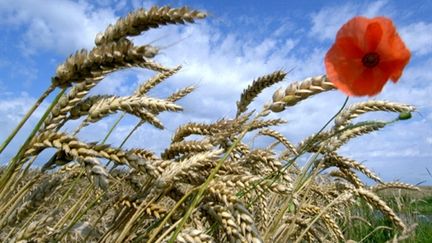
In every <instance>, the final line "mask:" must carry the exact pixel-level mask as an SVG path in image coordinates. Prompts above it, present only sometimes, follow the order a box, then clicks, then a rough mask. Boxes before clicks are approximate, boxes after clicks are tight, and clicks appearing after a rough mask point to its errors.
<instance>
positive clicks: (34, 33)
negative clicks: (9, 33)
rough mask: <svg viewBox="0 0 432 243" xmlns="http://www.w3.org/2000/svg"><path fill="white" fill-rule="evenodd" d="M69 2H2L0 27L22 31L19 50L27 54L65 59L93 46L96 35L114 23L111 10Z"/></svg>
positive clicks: (64, 0) (19, 0) (9, 0)
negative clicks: (39, 52) (45, 53)
mask: <svg viewBox="0 0 432 243" xmlns="http://www.w3.org/2000/svg"><path fill="white" fill-rule="evenodd" d="M92 8H93V7H92V5H90V4H88V3H86V2H83V1H79V2H75V1H70V0H46V1H44V2H43V3H42V2H40V1H32V0H5V1H1V2H0V16H2V18H1V20H0V25H9V26H14V27H15V28H19V29H23V30H24V32H25V33H24V36H23V38H22V42H21V47H22V49H23V52H24V53H26V54H34V53H35V52H36V50H39V49H41V50H45V51H46V50H48V51H55V52H57V53H60V54H63V55H66V54H69V53H71V52H72V51H74V50H77V49H80V48H89V47H91V46H93V40H94V37H95V35H96V33H98V32H100V31H103V30H104V29H105V27H106V26H107V25H108V24H109V23H112V22H114V21H115V19H116V18H115V15H114V12H113V10H112V9H109V8H101V9H92Z"/></svg>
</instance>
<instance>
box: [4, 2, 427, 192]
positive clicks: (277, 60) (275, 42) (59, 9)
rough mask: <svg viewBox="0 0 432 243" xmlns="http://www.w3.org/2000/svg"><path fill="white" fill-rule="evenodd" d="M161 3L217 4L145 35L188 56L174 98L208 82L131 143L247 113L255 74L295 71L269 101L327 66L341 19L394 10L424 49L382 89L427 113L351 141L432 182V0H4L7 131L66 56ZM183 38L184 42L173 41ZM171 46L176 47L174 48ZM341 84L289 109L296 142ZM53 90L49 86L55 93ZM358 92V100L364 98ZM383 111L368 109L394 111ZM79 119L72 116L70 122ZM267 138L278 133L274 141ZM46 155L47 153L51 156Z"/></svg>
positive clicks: (406, 35)
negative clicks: (194, 19) (239, 109)
mask: <svg viewBox="0 0 432 243" xmlns="http://www.w3.org/2000/svg"><path fill="white" fill-rule="evenodd" d="M153 4H157V5H165V4H169V5H171V6H182V5H188V6H190V7H192V8H196V9H202V10H206V11H207V12H208V13H209V17H208V18H207V19H206V20H204V21H199V22H198V23H197V24H194V25H186V26H168V27H164V28H161V29H158V30H152V31H149V32H146V33H145V34H144V35H143V36H140V37H137V38H135V41H136V42H137V43H141V44H144V43H148V42H152V41H153V42H154V43H153V44H154V45H156V46H159V47H162V54H161V55H160V56H158V57H157V60H158V62H161V63H163V64H165V65H166V66H171V67H173V66H175V65H178V64H182V65H183V66H184V68H183V70H182V71H181V72H180V73H179V74H177V75H176V76H175V77H173V78H171V79H170V80H169V81H167V82H166V83H163V84H162V85H160V86H158V87H157V88H156V89H155V90H154V91H152V92H151V94H152V95H153V96H156V97H166V96H167V95H169V94H170V92H172V91H174V90H176V89H179V88H181V87H184V86H187V85H190V84H197V85H198V87H199V88H198V90H197V91H196V92H195V93H193V94H192V95H191V96H189V97H187V98H186V99H184V100H183V101H181V105H183V106H184V108H185V112H184V113H182V114H163V115H161V119H162V122H164V124H165V126H166V127H167V129H166V130H165V131H162V132H161V131H157V130H155V129H152V128H151V127H148V126H144V127H142V129H140V130H139V131H138V132H137V133H136V134H134V136H133V137H132V139H131V141H129V142H128V144H127V146H128V147H139V146H144V147H150V148H152V149H155V150H160V149H161V148H162V147H164V146H166V144H167V143H168V142H169V138H170V136H171V134H172V132H173V131H174V130H175V129H176V127H177V126H178V125H180V124H182V123H185V122H187V121H195V122H198V121H202V122H210V121H214V120H216V119H219V118H221V117H232V116H233V115H234V114H235V101H236V100H237V99H238V97H239V95H240V93H241V91H242V90H243V89H244V88H245V87H246V86H247V85H248V84H249V82H251V81H252V80H253V79H254V78H256V77H259V76H261V75H264V74H267V73H270V72H273V71H275V70H278V69H283V70H290V69H292V68H294V70H293V71H292V72H291V73H290V74H289V75H288V76H287V78H286V80H285V81H284V82H283V83H281V84H279V85H276V86H275V87H274V88H273V89H271V90H269V91H267V92H264V94H263V95H261V96H260V97H259V98H258V99H257V100H256V101H255V102H254V103H253V105H254V106H255V107H257V108H258V107H262V105H263V104H265V103H266V102H267V101H269V100H270V99H271V95H272V92H273V91H274V90H275V89H276V88H277V87H286V86H287V85H288V84H289V83H290V82H293V81H296V80H301V79H304V78H307V77H310V76H315V75H320V74H323V73H324V65H323V57H324V55H325V53H326V51H327V50H328V48H329V47H330V46H331V44H332V41H333V40H334V36H335V33H336V31H337V30H338V28H339V27H340V26H341V25H342V24H343V23H344V22H346V21H347V20H349V19H350V18H352V17H353V16H355V15H365V16H369V17H372V16H378V15H383V16H387V17H390V18H392V19H393V20H394V22H395V24H396V26H397V27H398V30H399V32H400V34H401V36H402V38H403V39H404V40H405V42H406V44H407V46H408V47H409V48H410V49H411V51H412V59H411V62H410V64H409V65H408V67H407V68H406V70H405V73H404V75H403V76H402V78H401V79H400V81H399V83H398V84H396V85H394V84H391V83H389V84H387V85H386V87H385V89H384V90H383V92H382V93H381V94H379V95H378V96H376V97H373V98H372V99H377V100H389V101H395V102H402V103H408V104H413V105H415V106H416V107H417V110H418V113H415V114H414V118H413V119H411V120H409V121H404V122H399V123H397V124H394V125H391V126H389V127H387V128H386V129H384V130H382V131H379V132H376V133H373V134H370V135H368V136H365V137H361V138H358V139H354V140H353V141H352V142H350V143H349V144H347V145H346V146H345V147H343V148H342V149H341V150H340V153H341V154H344V155H347V156H350V157H352V158H354V159H356V160H358V161H361V162H363V163H365V164H366V165H367V166H368V167H370V168H372V169H374V170H375V171H376V172H377V173H378V174H379V175H380V176H382V177H383V178H384V179H385V180H401V181H405V182H410V183H419V182H423V181H425V182H426V183H427V184H432V176H430V175H429V174H428V172H427V169H426V168H429V170H431V171H432V164H431V162H432V102H430V95H432V82H431V81H432V69H431V67H432V32H431V31H430V30H431V29H432V16H431V15H430V13H431V12H432V3H431V2H429V1H361V2H360V1H266V3H264V1H128V0H123V1H111V0H98V1H86V0H80V1H71V0H13V1H12V0H2V1H0V127H1V130H0V140H2V141H3V140H4V138H5V137H6V136H7V135H8V133H9V132H10V131H11V129H13V127H14V125H16V124H17V123H18V121H19V119H20V118H21V117H22V116H23V114H24V113H25V112H26V111H27V109H28V108H29V107H30V105H31V104H33V102H34V100H35V99H36V98H37V97H38V96H39V95H40V93H41V92H42V91H43V90H45V89H46V87H48V85H49V82H50V77H51V76H52V75H53V74H54V72H55V69H56V66H57V65H58V64H60V63H61V62H63V61H64V60H65V58H66V57H67V56H68V55H70V54H72V53H73V52H74V51H76V50H78V49H80V48H88V49H90V48H92V46H93V40H94V36H95V35H96V33H98V32H100V31H103V30H104V29H105V27H106V25H107V24H109V23H113V22H115V20H116V19H117V18H118V17H120V16H123V15H125V14H126V13H127V12H129V11H131V10H133V9H135V8H138V7H146V8H147V7H149V6H151V5H153ZM171 44H174V45H171ZM165 46H170V47H168V48H164V47H165ZM150 75H151V73H148V72H145V71H143V70H129V71H124V72H120V73H116V74H114V75H111V76H108V77H107V78H106V80H104V81H103V82H102V83H101V84H100V85H98V86H97V87H96V88H95V90H94V91H93V93H110V94H117V95H129V94H131V93H132V92H133V90H134V88H135V87H136V85H137V84H138V83H140V82H141V81H143V80H145V79H146V78H148V77H149V76H150ZM344 98H345V97H344V96H343V94H341V93H340V92H336V91H335V92H329V93H326V94H322V95H319V96H316V97H313V98H312V99H310V100H307V101H305V102H302V103H301V104H300V105H297V106H296V107H294V108H292V109H289V110H287V111H284V112H283V113H279V114H277V115H278V116H279V117H281V118H283V119H286V120H288V122H289V123H288V124H287V125H286V126H283V127H281V128H280V129H279V131H281V132H282V133H283V134H284V135H286V136H287V137H288V138H289V139H291V140H292V141H293V142H299V141H301V139H302V138H304V137H306V136H308V135H310V134H311V133H313V132H316V131H317V130H319V128H320V126H321V125H323V124H324V123H325V122H326V121H327V120H328V119H329V118H330V117H331V116H332V115H333V114H334V113H335V112H336V111H337V110H338V108H339V107H340V105H341V104H342V103H343V100H344ZM51 99H52V97H49V99H48V101H49V100H51ZM363 100H365V99H364V98H362V99H360V98H357V99H351V101H350V102H355V101H363ZM47 104H48V103H47V102H45V103H44V104H43V105H42V109H39V110H37V112H36V114H35V116H34V118H32V119H31V120H30V123H29V124H28V125H26V126H25V128H24V130H23V131H22V132H21V133H20V134H19V136H18V137H17V139H15V140H14V141H13V143H12V144H11V145H10V146H9V148H8V149H7V150H6V151H5V152H4V153H3V154H2V155H0V162H1V163H6V162H7V160H8V159H9V158H10V157H11V156H12V155H13V153H14V152H15V151H16V150H17V148H18V147H19V145H20V144H21V143H22V142H23V140H24V135H25V133H28V132H29V131H30V129H31V126H32V125H33V124H35V122H36V121H37V118H38V117H40V115H41V113H42V112H43V109H44V108H46V107H47ZM394 116H395V115H394V114H384V113H375V114H371V115H368V116H366V117H365V118H376V119H387V120H389V119H392V118H394ZM114 118H115V116H113V117H110V118H109V119H105V120H103V121H101V122H99V123H97V124H95V125H93V126H91V127H89V128H87V129H84V131H83V132H81V133H80V134H79V136H80V137H81V138H82V139H83V140H85V141H96V140H99V139H101V138H102V137H103V135H104V132H105V131H107V129H108V128H109V126H110V125H111V124H112V122H113V120H114ZM135 121H136V119H134V118H128V119H126V120H125V121H124V122H122V123H121V125H120V127H119V128H118V129H117V130H116V132H115V133H114V135H113V137H112V138H111V139H110V141H109V142H110V143H111V144H113V145H116V144H118V143H119V141H120V140H121V139H122V138H123V137H124V136H125V133H127V132H128V131H129V129H131V127H132V126H133V124H134V122H135ZM76 125H77V123H71V124H68V125H67V126H66V128H65V129H66V130H67V131H70V130H72V129H73V128H74V126H76ZM261 142H268V141H266V140H262V141H261ZM44 158H46V156H45V157H44V156H42V160H43V159H44Z"/></svg>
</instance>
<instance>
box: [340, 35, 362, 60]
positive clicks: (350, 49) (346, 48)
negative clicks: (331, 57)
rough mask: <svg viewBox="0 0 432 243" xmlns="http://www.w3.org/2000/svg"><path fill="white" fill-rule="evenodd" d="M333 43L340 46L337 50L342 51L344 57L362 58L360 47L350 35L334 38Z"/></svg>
mask: <svg viewBox="0 0 432 243" xmlns="http://www.w3.org/2000/svg"><path fill="white" fill-rule="evenodd" d="M335 45H336V47H337V48H340V50H339V51H340V52H342V53H343V55H344V56H345V58H362V57H363V55H364V52H363V51H362V49H361V48H360V47H359V46H358V45H357V43H356V41H355V40H354V39H353V38H351V37H342V38H339V39H337V40H336V43H335Z"/></svg>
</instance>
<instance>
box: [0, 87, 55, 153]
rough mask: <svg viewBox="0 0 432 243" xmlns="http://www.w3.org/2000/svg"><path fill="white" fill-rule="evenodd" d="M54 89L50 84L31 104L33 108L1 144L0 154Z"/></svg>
mask: <svg viewBox="0 0 432 243" xmlns="http://www.w3.org/2000/svg"><path fill="white" fill-rule="evenodd" d="M55 88H56V86H55V85H53V84H51V85H50V86H49V87H48V89H47V90H45V92H44V93H43V94H42V95H41V96H40V97H39V99H38V100H37V101H36V102H35V103H34V104H33V106H32V107H31V108H30V110H29V111H27V113H26V114H25V115H24V117H23V118H22V119H21V121H20V123H19V124H18V125H17V126H16V127H15V129H14V130H13V131H12V133H11V134H10V135H9V136H8V137H7V138H6V140H5V141H4V142H3V144H2V145H1V147H0V154H1V153H2V152H3V150H5V148H6V147H7V146H8V145H9V143H10V142H11V141H12V139H13V138H14V137H15V135H16V134H17V133H18V131H19V130H20V129H21V127H22V126H24V124H25V123H26V121H27V120H28V119H29V118H30V116H31V115H32V114H33V112H34V111H35V110H36V109H37V108H38V107H39V106H40V104H42V102H43V101H44V100H45V98H46V97H47V96H48V95H50V94H51V92H52V91H53V90H54V89H55Z"/></svg>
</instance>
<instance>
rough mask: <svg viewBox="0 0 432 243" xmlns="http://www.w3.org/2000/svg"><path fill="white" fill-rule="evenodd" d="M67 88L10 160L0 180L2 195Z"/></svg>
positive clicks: (58, 95) (60, 93) (54, 101)
mask: <svg viewBox="0 0 432 243" xmlns="http://www.w3.org/2000/svg"><path fill="white" fill-rule="evenodd" d="M66 89H67V87H65V88H63V89H62V90H61V91H60V92H59V93H58V94H57V96H56V97H55V99H54V100H53V102H52V103H51V105H50V106H49V107H48V109H47V110H46V111H45V113H44V115H43V116H42V117H41V119H40V120H39V122H38V123H37V124H36V126H35V127H34V128H33V131H32V132H31V133H30V135H29V136H28V138H27V140H26V141H25V142H24V144H23V145H22V146H21V148H20V150H19V151H18V153H17V155H16V156H15V157H14V158H13V159H12V160H11V162H10V163H9V165H8V167H7V169H6V171H5V172H4V173H3V174H2V176H1V178H0V190H1V192H2V193H3V191H4V190H6V188H5V187H4V186H5V184H6V183H7V181H8V180H10V179H11V176H12V174H13V173H14V171H15V170H16V169H17V167H18V166H19V164H18V163H19V162H20V160H21V158H22V156H23V154H24V152H25V150H26V148H27V146H28V145H29V144H30V142H31V140H32V139H33V137H34V136H35V135H36V133H37V132H38V131H39V129H40V127H41V126H42V124H43V122H44V121H45V119H46V118H47V117H48V115H49V114H50V112H51V110H52V108H53V107H54V106H55V105H56V104H57V102H58V101H59V99H60V97H62V96H63V94H64V92H65V91H66ZM0 198H1V197H0Z"/></svg>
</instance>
